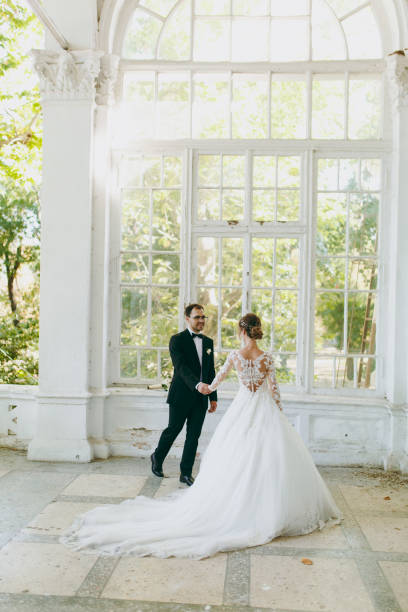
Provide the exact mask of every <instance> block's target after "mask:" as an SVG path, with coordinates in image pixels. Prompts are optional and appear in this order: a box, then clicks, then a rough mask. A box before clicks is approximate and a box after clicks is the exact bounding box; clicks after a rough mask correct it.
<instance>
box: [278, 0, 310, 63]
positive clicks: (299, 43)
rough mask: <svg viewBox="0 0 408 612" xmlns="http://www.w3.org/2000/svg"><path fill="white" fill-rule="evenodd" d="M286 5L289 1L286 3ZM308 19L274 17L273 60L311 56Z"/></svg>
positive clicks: (293, 59) (298, 58) (299, 58)
mask: <svg viewBox="0 0 408 612" xmlns="http://www.w3.org/2000/svg"><path fill="white" fill-rule="evenodd" d="M285 4H286V6H287V5H288V4H289V3H285ZM308 39H309V37H308V20H307V19H272V21H271V61H272V62H295V61H298V60H307V59H308V58H309V45H308Z"/></svg>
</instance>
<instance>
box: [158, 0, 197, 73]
mask: <svg viewBox="0 0 408 612" xmlns="http://www.w3.org/2000/svg"><path fill="white" fill-rule="evenodd" d="M190 23H191V4H190V2H182V3H181V5H180V6H179V7H177V9H176V10H175V11H174V13H173V14H172V15H171V17H169V18H168V19H167V21H166V23H165V24H164V28H163V33H162V36H161V38H160V45H159V50H158V57H159V59H166V60H176V61H180V60H188V59H190V45H191V41H190Z"/></svg>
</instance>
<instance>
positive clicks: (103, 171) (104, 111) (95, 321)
mask: <svg viewBox="0 0 408 612" xmlns="http://www.w3.org/2000/svg"><path fill="white" fill-rule="evenodd" d="M118 65H119V56H117V55H104V56H103V57H102V58H101V71H100V74H99V77H98V81H97V91H96V104H97V106H96V112H95V138H94V142H95V146H94V178H93V184H94V188H93V192H94V194H93V223H92V291H91V346H90V365H91V372H90V390H91V393H92V398H91V402H90V408H89V428H88V433H89V440H90V442H91V444H92V448H93V453H94V457H97V458H101V459H106V458H107V457H109V455H110V445H109V442H108V441H107V440H106V438H105V418H104V415H105V399H106V397H107V392H106V386H107V349H108V322H109V253H110V248H109V247H110V195H111V193H110V176H111V173H112V172H111V133H110V125H111V114H112V107H113V105H114V103H115V84H116V77H117V73H118Z"/></svg>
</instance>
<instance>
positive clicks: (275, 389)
mask: <svg viewBox="0 0 408 612" xmlns="http://www.w3.org/2000/svg"><path fill="white" fill-rule="evenodd" d="M268 357H269V359H268V364H267V366H268V375H267V376H268V386H269V389H270V392H271V395H272V398H273V400H274V402H275V404H276V405H277V407H278V408H279V410H282V402H281V396H280V391H279V386H278V381H277V380H276V371H275V363H274V361H273V358H272V356H271V355H268Z"/></svg>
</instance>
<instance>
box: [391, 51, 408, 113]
mask: <svg viewBox="0 0 408 612" xmlns="http://www.w3.org/2000/svg"><path fill="white" fill-rule="evenodd" d="M387 75H388V81H389V84H390V94H391V100H392V104H393V106H394V109H395V110H399V109H400V108H403V107H405V108H408V57H407V56H406V55H400V54H393V55H389V56H388V57H387Z"/></svg>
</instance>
